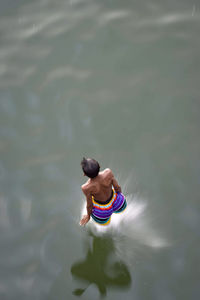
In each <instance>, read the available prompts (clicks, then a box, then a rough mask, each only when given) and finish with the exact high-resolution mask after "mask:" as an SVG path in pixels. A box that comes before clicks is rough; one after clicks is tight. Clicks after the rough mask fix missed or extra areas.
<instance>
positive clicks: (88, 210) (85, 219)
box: [80, 186, 93, 226]
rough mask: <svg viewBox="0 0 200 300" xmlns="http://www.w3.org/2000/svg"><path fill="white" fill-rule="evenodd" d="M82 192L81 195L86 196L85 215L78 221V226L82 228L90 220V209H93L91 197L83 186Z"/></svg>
mask: <svg viewBox="0 0 200 300" xmlns="http://www.w3.org/2000/svg"><path fill="white" fill-rule="evenodd" d="M82 191H83V193H84V194H85V196H86V200H87V206H86V208H87V215H84V216H83V217H82V219H81V221H80V225H81V226H83V225H85V224H87V222H88V221H89V220H90V215H91V213H92V208H93V204H92V195H91V193H90V192H89V191H88V190H87V189H85V188H84V187H83V186H82Z"/></svg>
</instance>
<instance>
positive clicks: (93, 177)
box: [80, 158, 127, 226]
mask: <svg viewBox="0 0 200 300" xmlns="http://www.w3.org/2000/svg"><path fill="white" fill-rule="evenodd" d="M81 166H82V170H83V173H84V175H86V176H88V177H89V180H88V181H87V182H86V183H85V184H83V185H82V187H81V188H82V191H83V193H84V194H85V196H86V200H87V214H86V215H84V216H83V217H82V219H81V221H80V225H81V226H83V225H85V224H87V223H88V221H89V220H90V217H92V219H93V220H94V221H95V222H97V223H98V224H101V225H108V224H109V223H110V220H111V215H112V213H113V212H114V213H119V212H122V211H123V210H124V209H125V208H126V206H127V203H126V199H125V197H124V195H123V194H122V193H121V187H120V186H119V184H118V182H117V180H116V179H115V177H114V175H113V173H112V171H111V170H110V169H105V170H103V171H102V172H99V170H100V166H99V163H98V162H97V161H96V160H95V159H92V158H87V159H86V158H83V160H82V161H81Z"/></svg>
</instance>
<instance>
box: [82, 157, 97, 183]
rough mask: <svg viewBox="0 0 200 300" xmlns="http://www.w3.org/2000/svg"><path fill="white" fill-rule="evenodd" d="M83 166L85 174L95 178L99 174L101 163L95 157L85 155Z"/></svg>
mask: <svg viewBox="0 0 200 300" xmlns="http://www.w3.org/2000/svg"><path fill="white" fill-rule="evenodd" d="M81 166H82V169H83V172H84V174H85V175H87V176H88V177H90V178H94V177H96V176H97V175H98V174H99V170H100V165H99V163H98V161H96V160H95V159H93V158H85V157H83V159H82V161H81Z"/></svg>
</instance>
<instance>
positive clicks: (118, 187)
mask: <svg viewBox="0 0 200 300" xmlns="http://www.w3.org/2000/svg"><path fill="white" fill-rule="evenodd" d="M111 173H112V171H111ZM112 185H113V187H114V189H115V192H116V193H121V192H122V190H121V186H120V185H119V184H118V182H117V180H116V179H115V177H114V175H113V173H112Z"/></svg>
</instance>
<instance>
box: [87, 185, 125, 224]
mask: <svg viewBox="0 0 200 300" xmlns="http://www.w3.org/2000/svg"><path fill="white" fill-rule="evenodd" d="M92 202H93V209H92V214H91V217H92V218H93V220H94V221H95V222H97V223H98V224H101V225H108V224H109V223H110V220H111V215H112V213H120V212H122V211H124V210H125V208H126V206H127V203H126V199H125V197H124V195H123V194H122V193H116V192H115V191H114V190H112V195H111V197H110V199H108V200H107V201H105V202H103V203H102V202H100V201H97V200H95V199H94V197H92Z"/></svg>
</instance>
